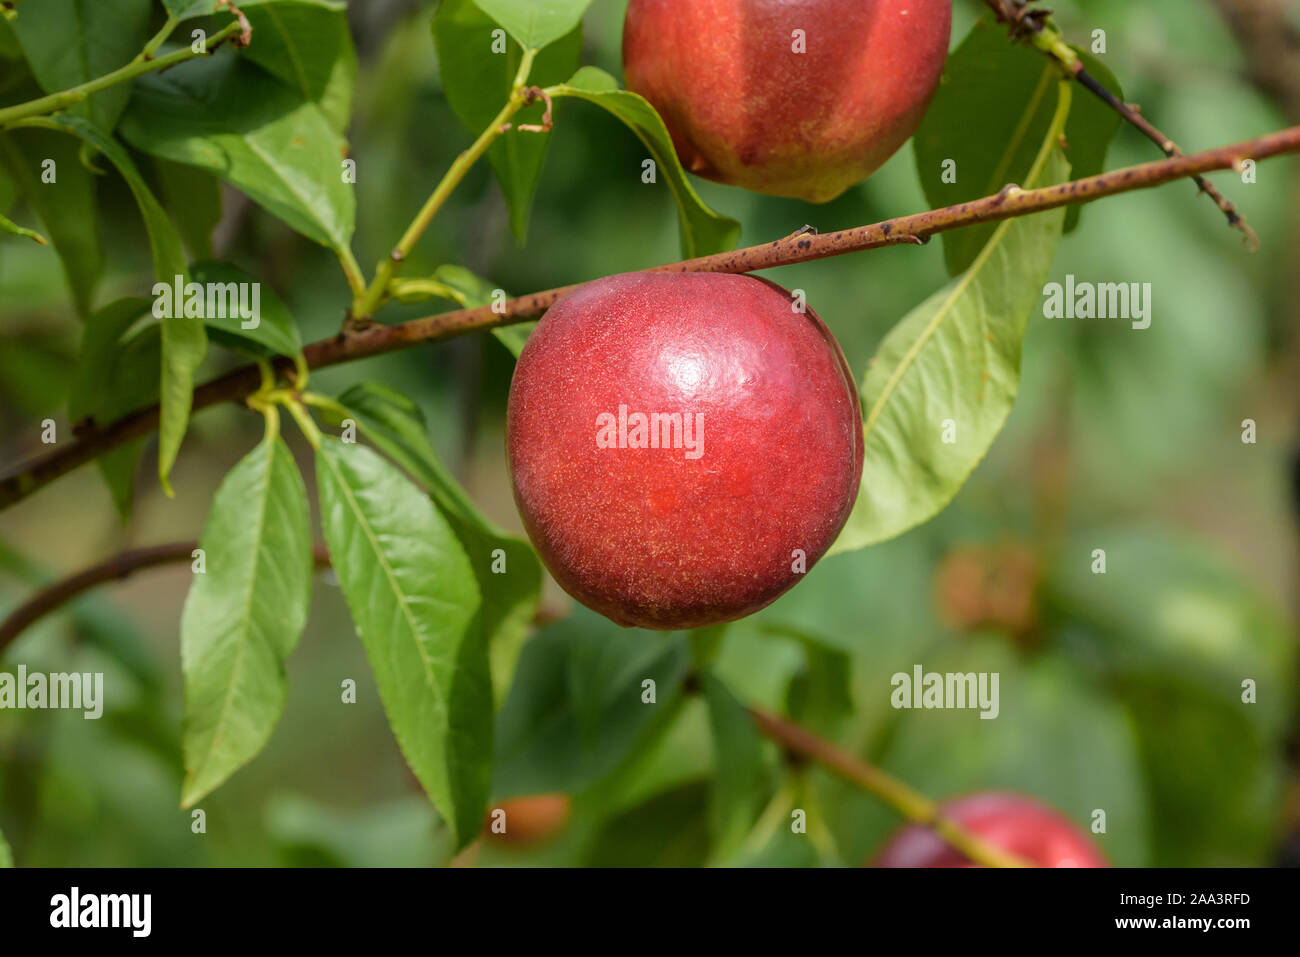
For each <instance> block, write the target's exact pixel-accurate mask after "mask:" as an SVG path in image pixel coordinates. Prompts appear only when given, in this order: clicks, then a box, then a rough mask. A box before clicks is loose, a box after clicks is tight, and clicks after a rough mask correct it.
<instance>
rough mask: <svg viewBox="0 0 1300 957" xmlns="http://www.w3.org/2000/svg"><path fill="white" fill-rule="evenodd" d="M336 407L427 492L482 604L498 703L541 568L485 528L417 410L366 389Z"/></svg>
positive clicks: (532, 556)
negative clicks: (470, 570) (465, 559)
mask: <svg viewBox="0 0 1300 957" xmlns="http://www.w3.org/2000/svg"><path fill="white" fill-rule="evenodd" d="M339 402H340V403H341V404H342V405H343V406H344V407H345V408H346V409H347V410H348V412H349V413H351V414H352V415H353V416H354V417H355V418H356V420H357V422H358V423H359V424H360V425H361V428H362V430H363V431H364V433H365V435H366V436H367V437H368V438H369V439H370V440H371V441H372V442H374V443H375V445H377V446H378V447H379V448H380V450H382V451H383V452H384V453H385V454H386V455H388V456H389V457H390V458H392V459H393V460H394V461H396V462H397V463H398V464H399V465H401V466H402V468H404V469H406V470H407V471H408V472H409V473H411V475H413V476H415V478H416V479H418V480H419V481H420V482H421V483H422V484H423V485H424V487H425V488H427V489H428V490H429V492H430V494H431V495H432V496H433V500H434V502H435V503H437V506H438V508H439V509H441V511H442V513H443V514H444V515H445V516H446V517H447V520H448V521H449V522H450V523H451V527H452V530H453V531H455V533H456V537H457V539H459V541H460V543H461V545H462V546H463V547H464V549H465V552H466V554H467V555H468V556H469V560H470V564H471V565H472V566H473V569H474V577H475V579H477V581H478V586H479V591H480V593H481V594H482V596H483V608H482V628H483V631H484V634H485V635H486V637H487V641H488V647H489V653H490V656H491V662H492V678H493V685H494V686H495V688H496V690H497V696H498V698H500V697H502V696H504V692H505V689H506V687H508V685H509V678H510V675H511V673H512V672H513V670H514V666H515V662H516V660H517V658H518V656H519V650H520V647H521V646H522V644H523V640H524V637H525V636H526V634H527V632H528V628H529V626H530V625H531V623H532V619H533V614H534V613H535V612H536V611H537V603H538V601H539V600H540V598H541V590H542V566H541V562H539V561H538V559H537V553H536V552H534V551H533V548H532V546H531V545H529V544H528V543H527V542H525V541H523V540H522V539H519V538H515V537H513V536H511V535H507V534H506V533H505V532H504V531H502V530H501V529H500V528H499V527H498V526H497V525H496V524H494V523H493V522H491V521H490V520H489V519H488V518H487V517H486V516H485V515H483V513H482V512H480V511H479V510H478V508H477V506H475V505H474V503H473V501H471V500H470V498H469V496H468V495H466V494H465V490H464V489H463V488H462V487H461V485H460V483H459V482H457V481H456V479H455V478H454V477H453V476H452V474H451V472H449V471H448V470H447V467H446V466H445V465H444V464H443V463H442V460H441V459H440V458H439V457H438V454H437V452H435V451H434V448H433V445H432V443H430V441H429V434H428V428H427V426H426V424H425V421H424V415H423V413H421V411H420V407H419V406H418V405H416V404H415V403H414V402H412V401H411V400H410V399H408V398H407V397H406V396H404V395H402V394H400V393H398V392H394V391H393V390H392V389H389V388H387V387H386V386H382V385H379V384H377V383H373V382H364V383H360V384H358V385H355V386H353V387H352V388H350V389H348V390H347V391H346V392H344V393H343V394H342V395H341V396H339Z"/></svg>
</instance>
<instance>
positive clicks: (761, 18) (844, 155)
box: [623, 0, 952, 203]
mask: <svg viewBox="0 0 1300 957" xmlns="http://www.w3.org/2000/svg"><path fill="white" fill-rule="evenodd" d="M951 25H952V0H631V3H629V4H628V9H627V19H626V20H625V21H624V24H623V71H624V74H625V76H626V79H627V85H628V89H630V90H632V91H633V92H636V93H640V94H641V95H642V96H644V97H645V98H646V99H647V100H649V101H650V102H651V103H652V104H653V105H654V107H655V109H656V110H658V111H659V114H660V116H662V117H663V119H664V123H665V125H667V127H668V132H669V133H670V134H672V138H673V143H674V145H675V146H676V147H677V154H678V156H680V157H681V161H682V165H683V166H685V167H686V168H687V169H689V170H692V171H693V172H695V173H698V174H699V175H701V176H705V177H707V178H709V179H715V180H718V181H719V182H723V183H730V184H732V185H735V186H743V187H745V188H746V189H752V190H756V191H758V192H760V193H771V194H773V195H775V196H792V197H795V198H799V199H806V200H808V201H810V202H814V203H822V202H826V201H828V200H831V199H834V198H835V197H836V196H838V195H840V193H842V192H844V190H846V189H848V188H849V187H850V186H852V185H854V184H855V183H858V182H861V181H862V180H864V179H866V178H867V177H868V176H870V175H871V174H872V173H874V172H875V171H876V170H877V169H879V168H880V167H881V166H882V165H883V164H884V162H885V161H886V160H887V159H889V158H890V157H891V156H893V155H894V153H895V152H897V151H898V148H899V147H900V146H902V145H903V144H904V143H905V142H907V140H908V139H909V138H910V137H911V136H912V134H913V133H915V132H916V128H917V127H918V126H919V125H920V123H921V118H922V117H923V116H924V115H925V110H926V107H927V106H928V105H929V103H930V98H931V96H932V95H933V94H934V91H935V88H936V87H937V86H938V83H939V77H940V74H942V72H943V65H944V61H945V59H946V58H947V56H948V36H949V31H950V29H951ZM800 49H802V51H803V52H797V51H799V50H800Z"/></svg>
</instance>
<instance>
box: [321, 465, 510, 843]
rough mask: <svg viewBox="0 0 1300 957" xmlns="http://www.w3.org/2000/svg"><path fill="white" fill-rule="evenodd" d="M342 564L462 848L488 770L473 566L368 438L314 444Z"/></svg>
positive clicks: (484, 669) (399, 710)
mask: <svg viewBox="0 0 1300 957" xmlns="http://www.w3.org/2000/svg"><path fill="white" fill-rule="evenodd" d="M316 479H317V483H318V484H319V486H320V503H321V506H320V507H321V525H322V527H323V529H324V532H325V541H326V543H327V544H328V545H329V550H330V555H331V556H332V558H333V562H334V571H335V574H336V575H337V576H338V579H339V584H340V585H341V586H342V588H343V595H344V597H345V598H346V599H347V603H348V607H349V608H350V609H351V611H352V620H353V622H354V623H355V624H356V627H357V633H358V634H359V635H360V637H361V641H362V643H363V644H364V645H365V648H366V655H367V656H368V657H369V659H370V666H371V668H372V669H373V670H374V673H375V681H376V683H377V684H378V685H379V693H380V696H381V697H382V698H383V702H384V710H385V711H386V712H387V714H388V722H389V724H390V725H391V726H392V728H393V733H394V734H395V735H396V737H397V743H398V744H399V745H400V746H401V749H402V754H403V755H404V756H405V757H406V760H407V763H408V764H410V766H411V769H412V770H413V771H414V772H415V775H416V777H417V778H419V780H420V783H421V784H422V785H423V786H424V789H425V791H426V792H428V794H429V797H430V799H431V800H432V801H433V804H434V806H435V807H437V809H438V811H439V812H440V813H441V814H442V817H443V820H444V821H445V822H446V824H447V828H448V830H449V831H450V833H451V834H452V837H453V840H452V843H453V844H454V846H455V847H456V848H457V849H459V848H461V847H463V846H464V845H466V844H467V843H469V842H470V841H471V840H473V839H474V837H475V835H476V834H477V833H478V832H479V829H480V828H481V826H482V822H483V815H484V813H485V812H486V809H487V800H488V790H489V785H490V783H491V778H492V684H491V679H490V677H489V674H488V660H487V648H486V643H485V641H484V639H483V632H482V629H481V628H480V627H479V623H478V615H479V593H478V586H477V585H476V584H475V582H474V576H473V569H472V568H471V567H470V563H469V559H468V558H467V557H466V556H465V552H464V550H463V549H462V548H461V546H460V543H459V542H458V541H457V540H456V536H455V535H454V533H453V532H452V530H451V527H450V526H449V525H448V524H447V522H446V520H445V519H443V517H442V516H441V515H440V514H439V513H438V511H437V509H435V508H434V507H433V503H432V502H430V501H429V499H428V498H427V497H426V496H425V495H424V493H422V492H421V491H420V490H419V489H418V488H416V487H415V486H414V485H412V484H411V482H410V480H408V479H407V478H406V476H404V475H403V474H402V473H401V472H400V471H398V470H397V468H395V467H394V466H392V465H390V464H389V463H388V462H386V461H385V460H384V459H382V458H380V457H379V456H378V455H376V454H375V453H374V452H372V451H371V450H370V449H368V448H366V447H365V446H362V445H345V444H344V443H342V442H338V441H336V440H333V439H327V440H326V441H324V442H323V443H322V445H321V447H320V450H319V451H318V452H317V454H316Z"/></svg>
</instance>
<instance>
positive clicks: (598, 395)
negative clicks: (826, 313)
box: [506, 273, 862, 629]
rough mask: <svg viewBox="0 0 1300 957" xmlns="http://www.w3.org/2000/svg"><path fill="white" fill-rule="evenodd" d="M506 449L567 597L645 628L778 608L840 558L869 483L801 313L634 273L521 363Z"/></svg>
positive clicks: (839, 370)
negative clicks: (846, 529)
mask: <svg viewBox="0 0 1300 957" xmlns="http://www.w3.org/2000/svg"><path fill="white" fill-rule="evenodd" d="M636 416H643V417H647V418H649V419H650V422H651V425H650V428H649V432H648V435H649V436H650V437H651V441H653V442H654V444H655V445H656V446H658V447H647V446H646V445H645V444H644V442H645V439H646V437H647V431H646V429H645V428H644V427H642V428H640V429H639V430H638V428H637V426H636V425H635V418H634V417H636ZM656 417H657V418H656ZM674 417H675V418H674ZM656 421H657V422H658V423H659V426H658V427H656V426H655V424H654V423H655V422H656ZM674 422H675V424H676V427H673V423H674ZM638 435H639V440H638ZM506 440H507V446H508V451H509V462H510V477H511V481H512V484H513V486H514V493H515V501H516V503H517V504H518V506H519V513H520V515H521V516H522V517H523V521H524V527H525V528H526V529H527V530H528V535H529V538H531V539H532V541H533V544H534V545H535V546H536V547H537V550H538V552H539V553H540V554H541V556H542V559H543V560H544V561H545V563H546V566H547V568H549V569H550V571H551V574H553V575H554V576H555V579H556V581H558V582H559V583H560V585H561V586H563V588H564V589H565V590H566V591H567V592H568V593H569V594H571V595H573V596H574V597H575V598H577V599H578V600H579V601H581V602H582V603H583V604H585V605H587V606H588V607H590V608H594V609H595V610H596V611H599V612H600V613H601V614H603V615H606V616H607V617H609V618H611V619H613V620H614V621H616V622H618V623H619V624H620V625H628V626H640V627H643V628H660V629H673V628H696V627H700V626H702V625H708V624H714V623H717V622H723V621H730V620H732V619H735V618H739V617H742V616H744V615H747V614H750V613H751V612H754V611H757V610H758V609H760V608H762V607H763V606H764V605H767V604H768V603H769V602H771V601H773V600H774V599H776V598H777V597H778V596H779V595H780V594H781V593H783V592H784V591H786V590H787V589H788V588H790V587H791V586H792V585H794V584H795V582H797V581H798V580H799V579H800V578H801V577H802V575H803V573H804V572H805V571H806V570H807V569H809V568H811V567H812V565H813V563H814V562H816V561H817V559H819V558H820V557H821V556H822V555H823V554H825V552H826V550H827V549H828V548H829V547H830V545H831V543H832V542H833V541H834V540H835V536H836V535H838V534H839V531H840V529H841V528H842V527H843V525H844V522H845V520H846V519H847V518H848V515H849V511H850V509H852V507H853V501H854V499H855V497H856V496H857V492H858V484H859V482H860V481H861V478H862V411H861V407H860V406H859V404H858V393H857V389H856V387H855V385H854V382H853V377H852V375H851V374H850V373H849V369H848V365H847V364H846V363H845V361H844V356H843V354H842V353H841V352H840V349H839V346H838V345H837V344H836V342H835V339H834V337H833V336H832V335H831V333H830V330H828V329H827V328H826V326H825V325H824V324H823V323H822V321H821V319H819V318H818V317H817V315H816V314H815V313H814V312H813V311H812V310H811V309H809V308H807V307H806V306H804V305H803V304H802V301H801V300H795V299H794V298H793V297H792V296H791V294H790V293H789V292H787V291H786V290H784V289H782V288H781V287H779V286H777V285H775V284H773V283H769V282H766V281H764V280H761V279H756V278H753V277H751V276H732V275H720V274H707V273H677V274H671V273H628V274H626V275H621V276H610V277H608V278H606V279H600V280H597V281H596V282H592V283H588V284H587V285H585V286H583V287H581V288H580V289H577V290H575V291H574V292H571V293H570V294H569V295H567V296H565V297H564V298H563V299H562V300H560V301H559V302H558V303H556V305H554V306H553V307H551V309H550V311H549V312H547V313H546V315H545V317H544V318H543V319H542V321H541V322H540V323H539V324H538V326H537V328H536V330H535V331H534V332H533V333H532V335H531V336H529V338H528V344H527V346H526V347H525V348H524V351H523V354H522V355H521V356H520V357H519V362H518V365H517V366H516V367H515V375H514V380H513V381H512V382H511V385H510V407H509V412H508V416H507V430H506ZM611 445H612V446H613V447H611Z"/></svg>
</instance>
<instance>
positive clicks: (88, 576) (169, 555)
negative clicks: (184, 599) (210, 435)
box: [0, 542, 330, 652]
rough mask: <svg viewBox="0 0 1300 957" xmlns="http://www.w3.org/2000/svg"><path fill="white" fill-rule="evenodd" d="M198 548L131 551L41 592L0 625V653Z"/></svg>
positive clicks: (325, 557)
mask: <svg viewBox="0 0 1300 957" xmlns="http://www.w3.org/2000/svg"><path fill="white" fill-rule="evenodd" d="M198 547H199V543H198V542H170V543H168V544H166V545H151V546H150V547H148V548H136V549H132V550H131V551H125V552H121V553H119V554H117V555H114V556H112V557H111V558H108V559H105V560H104V561H102V562H100V563H99V564H98V565H94V566H92V567H90V568H87V569H86V570H85V571H82V572H78V573H77V574H75V575H72V576H70V577H68V578H65V579H63V580H62V581H57V582H55V583H53V584H52V585H49V586H47V587H46V588H43V589H41V590H40V591H38V592H37V593H36V594H35V595H33V596H32V597H31V598H29V599H28V600H27V601H25V602H23V603H22V604H21V605H19V606H18V607H17V608H15V609H14V610H13V611H12V612H10V613H9V617H7V618H6V619H5V620H4V621H2V622H0V652H2V651H4V649H5V648H6V647H7V646H8V645H9V644H10V643H11V642H12V641H13V640H14V639H15V638H17V637H18V636H19V635H20V634H22V633H23V632H24V631H26V630H27V629H28V628H30V627H31V626H32V625H33V624H35V623H36V622H38V621H40V620H41V619H42V618H44V617H45V616H46V615H48V614H51V613H52V612H55V611H58V610H59V609H60V608H61V607H63V606H64V605H66V604H67V603H68V602H70V601H72V600H73V599H74V598H76V597H77V596H78V595H81V594H82V593H83V592H86V591H89V590H90V589H92V588H94V587H95V586H97V585H103V584H105V583H106V582H112V581H121V580H122V579H124V578H129V577H130V576H131V575H133V574H135V573H136V572H138V571H140V570H141V569H143V568H155V567H157V566H159V565H172V564H177V563H180V562H188V561H190V560H191V558H192V557H193V554H194V549H196V548H198ZM312 558H313V560H314V562H315V564H316V567H317V568H328V567H329V564H330V559H329V553H328V552H327V551H326V550H325V546H324V545H323V544H320V543H318V544H316V545H315V546H314V547H313V549H312Z"/></svg>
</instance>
